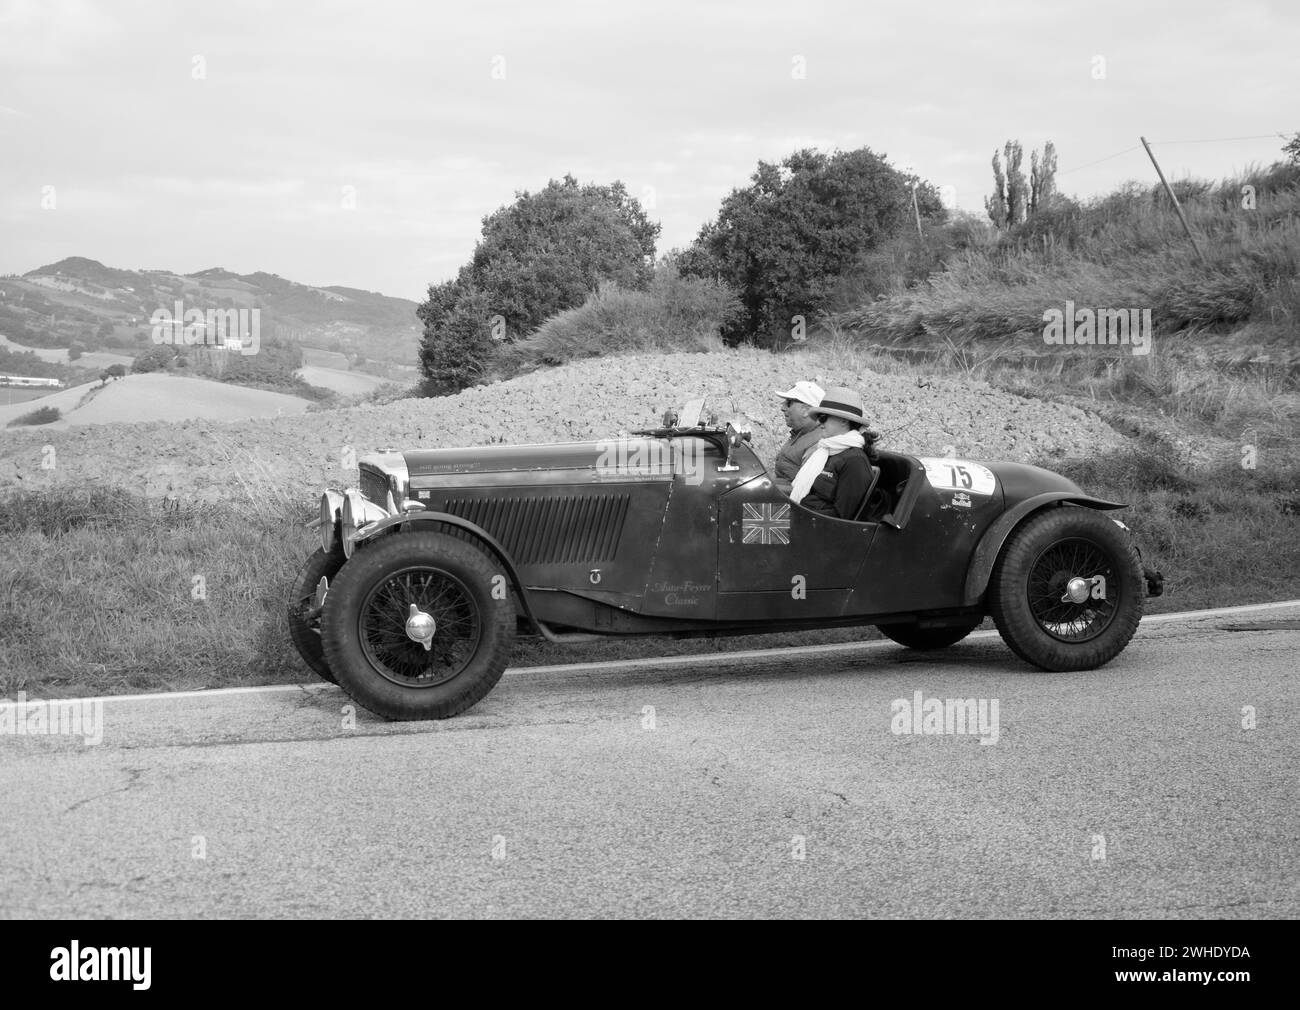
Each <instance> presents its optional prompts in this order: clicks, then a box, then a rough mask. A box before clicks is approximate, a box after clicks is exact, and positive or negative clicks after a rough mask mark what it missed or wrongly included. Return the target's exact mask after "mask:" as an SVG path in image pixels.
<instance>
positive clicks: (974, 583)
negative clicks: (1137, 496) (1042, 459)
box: [962, 491, 1128, 607]
mask: <svg viewBox="0 0 1300 1010" xmlns="http://www.w3.org/2000/svg"><path fill="white" fill-rule="evenodd" d="M1058 505H1082V506H1084V507H1085V508H1091V509H1097V510H1098V511H1109V510H1111V509H1122V508H1127V507H1128V506H1127V505H1124V504H1123V503H1121V502H1113V501H1106V500H1105V499H1104V498H1092V497H1090V496H1088V495H1085V494H1074V493H1072V492H1069V491H1048V492H1045V493H1043V494H1037V495H1034V496H1033V497H1032V498H1026V499H1025V500H1024V501H1022V502H1020V503H1018V504H1016V505H1013V506H1012V507H1011V508H1009V509H1007V510H1006V511H1005V512H1003V513H1002V515H1001V516H999V517H998V518H997V520H996V521H995V522H994V523H993V525H992V526H990V527H989V528H988V529H987V530H986V531H985V532H984V536H982V537H981V538H980V542H979V543H978V544H976V545H975V553H974V554H972V555H971V560H970V566H969V567H968V568H967V569H966V588H965V591H964V593H963V596H962V605H963V606H967V607H973V606H976V605H977V604H978V603H979V602H980V600H981V599H982V598H983V596H984V591H985V590H986V589H987V588H988V584H989V578H990V576H992V574H993V565H994V564H995V563H996V562H997V560H998V555H999V554H1001V553H1002V545H1003V544H1005V543H1006V542H1007V537H1009V536H1011V532H1012V530H1014V529H1015V528H1016V527H1017V526H1019V525H1020V524H1021V523H1022V522H1023V521H1024V520H1026V519H1028V518H1029V517H1030V516H1031V515H1033V514H1034V513H1035V512H1039V511H1042V510H1043V509H1045V508H1053V507H1055V506H1058Z"/></svg>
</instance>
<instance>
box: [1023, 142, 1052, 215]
mask: <svg viewBox="0 0 1300 1010" xmlns="http://www.w3.org/2000/svg"><path fill="white" fill-rule="evenodd" d="M1055 195H1056V146H1055V145H1054V144H1053V143H1052V142H1051V141H1050V140H1049V141H1048V142H1047V143H1046V144H1044V145H1043V156H1042V158H1041V159H1040V158H1039V157H1038V152H1037V151H1030V152H1029V213H1030V214H1037V213H1038V212H1039V211H1040V210H1046V209H1047V208H1048V207H1049V206H1050V205H1051V203H1052V198H1053V197H1054V196H1055Z"/></svg>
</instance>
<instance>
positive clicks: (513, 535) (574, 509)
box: [443, 494, 630, 565]
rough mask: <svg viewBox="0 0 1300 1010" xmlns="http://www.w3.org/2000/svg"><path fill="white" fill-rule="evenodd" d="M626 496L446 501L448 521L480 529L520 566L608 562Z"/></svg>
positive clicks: (620, 526)
mask: <svg viewBox="0 0 1300 1010" xmlns="http://www.w3.org/2000/svg"><path fill="white" fill-rule="evenodd" d="M629 499H630V495H626V494H618V495H614V494H606V495H589V494H588V495H582V496H581V497H576V496H573V495H565V496H563V497H555V496H547V497H541V496H537V497H532V496H529V497H514V498H449V499H448V500H447V503H446V504H445V505H444V506H443V509H444V510H445V511H446V512H449V513H450V514H451V515H454V516H459V517H461V518H462V519H468V520H469V521H470V522H472V523H474V524H475V525H477V526H481V527H482V528H483V529H485V530H487V532H489V533H491V534H492V536H494V537H496V538H497V540H499V541H500V542H501V545H502V546H503V547H504V548H505V549H506V551H507V552H508V553H509V555H510V556H511V557H512V558H513V559H514V560H515V561H516V562H517V563H519V564H525V565H539V564H578V563H583V562H588V561H613V560H614V555H615V553H616V552H617V551H618V544H619V540H620V539H621V537H622V535H623V520H624V519H625V518H626V517H627V508H628V501H629Z"/></svg>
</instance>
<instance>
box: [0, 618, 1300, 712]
mask: <svg viewBox="0 0 1300 1010" xmlns="http://www.w3.org/2000/svg"><path fill="white" fill-rule="evenodd" d="M1288 607H1300V600H1283V601H1281V602H1278V603H1252V604H1248V605H1246V606H1242V607H1220V608H1218V609H1215V610H1188V611H1183V612H1181V613H1176V614H1152V615H1151V616H1149V617H1144V618H1142V624H1144V625H1146V624H1164V623H1167V622H1169V621H1194V620H1198V619H1201V618H1208V617H1225V616H1227V615H1229V614H1250V613H1256V612H1259V611H1266V610H1285V609H1287V608H1288ZM1139 630H1140V629H1139ZM996 635H997V632H996V631H992V630H990V631H977V632H975V633H974V634H973V635H971V636H970V638H969V639H967V641H972V640H978V639H981V638H992V637H994V636H996ZM891 646H894V643H893V642H891V641H889V640H888V639H880V640H873V641H870V642H840V643H837V644H834V645H793V646H789V647H787V648H782V649H748V650H745V651H743V652H706V653H699V654H693V655H689V656H650V657H647V658H645V659H611V660H604V661H597V662H592V663H564V664H562V665H558V666H521V667H517V668H514V669H508V670H506V672H505V676H507V677H522V676H525V675H527V676H537V675H539V674H547V673H581V672H583V671H593V670H635V669H639V668H644V667H647V666H707V665H710V664H720V663H728V664H729V663H740V662H745V661H746V660H755V659H762V660H773V661H774V660H781V659H796V658H798V657H801V656H825V655H828V654H835V653H841V652H867V651H870V650H872V649H879V648H889V647H891ZM332 687H334V685H333V684H326V683H325V682H324V681H312V682H309V683H305V684H268V685H265V686H262V687H218V688H213V689H212V690H210V691H174V692H171V693H160V694H106V695H99V696H92V697H89V698H59V699H57V700H58V701H60V702H64V703H74V702H79V701H173V700H177V699H181V698H218V697H223V696H227V695H235V694H277V693H283V692H287V691H321V690H325V689H327V688H332ZM10 700H11V699H7V698H0V706H3V705H4V704H5V703H6V702H9V701H10ZM32 700H33V701H36V700H51V699H35V698H33V699H32Z"/></svg>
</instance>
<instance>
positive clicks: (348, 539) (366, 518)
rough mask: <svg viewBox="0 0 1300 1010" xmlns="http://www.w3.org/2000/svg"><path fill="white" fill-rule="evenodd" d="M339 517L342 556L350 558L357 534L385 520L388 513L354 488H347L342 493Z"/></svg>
mask: <svg viewBox="0 0 1300 1010" xmlns="http://www.w3.org/2000/svg"><path fill="white" fill-rule="evenodd" d="M341 516H342V521H341V523H340V525H341V526H342V534H343V556H344V557H347V558H350V557H352V550H353V548H354V547H355V546H356V536H357V532H358V531H359V530H362V529H364V528H365V527H367V526H369V525H370V524H371V523H373V522H378V521H379V520H380V519H387V518H388V513H387V512H386V511H385V510H384V509H383V508H382V507H380V506H379V505H376V504H375V503H374V502H372V501H367V500H366V498H365V496H364V495H363V494H362V493H361V492H360V491H358V490H357V489H356V488H348V489H347V490H346V491H344V492H343V510H342V513H341Z"/></svg>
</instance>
